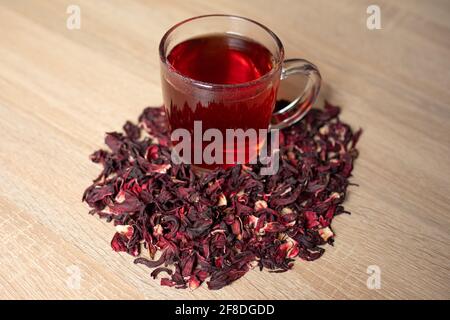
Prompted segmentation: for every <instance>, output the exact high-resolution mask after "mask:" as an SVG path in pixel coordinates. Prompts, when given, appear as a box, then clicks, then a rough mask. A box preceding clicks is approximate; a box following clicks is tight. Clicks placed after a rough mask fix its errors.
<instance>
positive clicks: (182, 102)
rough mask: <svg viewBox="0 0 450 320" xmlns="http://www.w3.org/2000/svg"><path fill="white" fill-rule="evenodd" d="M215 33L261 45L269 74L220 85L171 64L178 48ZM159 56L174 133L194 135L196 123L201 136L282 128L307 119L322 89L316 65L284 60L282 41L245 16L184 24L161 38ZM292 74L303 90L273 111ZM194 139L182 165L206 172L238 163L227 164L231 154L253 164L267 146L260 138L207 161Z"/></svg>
mask: <svg viewBox="0 0 450 320" xmlns="http://www.w3.org/2000/svg"><path fill="white" fill-rule="evenodd" d="M211 34H216V35H217V34H220V35H223V36H235V35H238V36H242V37H245V38H247V39H251V40H253V41H255V42H257V43H259V44H260V45H262V46H263V47H265V48H266V49H268V50H269V51H270V53H271V55H272V62H273V66H272V68H271V70H270V71H269V72H267V73H265V74H263V75H262V76H261V77H259V78H257V79H255V80H252V81H249V82H243V83H231V84H220V83H210V82H203V81H199V80H195V79H192V78H190V77H188V76H186V75H184V74H182V73H180V72H179V71H178V70H176V69H175V68H174V67H173V66H172V65H171V64H170V62H169V61H168V55H169V54H170V52H171V50H172V49H173V48H174V47H175V46H176V45H178V44H180V43H182V42H184V41H186V40H189V39H193V38H196V37H201V36H207V35H211ZM159 54H160V59H161V80H162V91H163V99H164V105H165V109H166V113H167V116H168V120H169V125H170V129H171V131H172V133H173V132H174V131H175V130H177V129H182V130H184V131H187V132H189V133H190V134H191V135H195V129H196V123H201V130H202V132H204V131H206V130H208V129H214V130H218V131H216V132H219V133H222V134H223V136H224V137H225V136H226V130H227V129H234V130H236V129H242V130H243V131H246V130H249V129H254V130H261V129H265V130H267V129H271V130H272V129H283V128H286V127H288V126H290V125H292V124H294V123H295V122H297V121H299V120H300V119H302V118H303V116H304V115H305V114H306V113H307V112H308V111H309V109H310V108H311V106H312V105H313V103H314V101H315V100H316V98H317V95H318V92H319V89H320V83H321V77H320V73H319V71H318V70H317V67H316V66H315V65H313V64H312V63H310V62H308V61H306V60H303V59H288V60H284V48H283V45H282V43H281V41H280V39H279V38H278V37H277V36H276V35H275V34H274V33H273V32H272V31H270V30H269V29H268V28H267V27H265V26H264V25H262V24H260V23H258V22H256V21H253V20H251V19H247V18H243V17H238V16H232V15H218V14H215V15H204V16H198V17H194V18H190V19H188V20H185V21H182V22H180V23H178V24H176V25H175V26H173V27H172V28H170V29H169V30H168V31H167V32H166V34H165V35H164V36H163V38H162V39H161V42H160V45H159ZM293 75H302V76H304V77H306V79H307V81H306V85H305V87H304V89H303V91H302V92H301V93H300V94H299V95H298V96H297V98H295V99H294V100H293V101H291V102H290V103H289V104H288V105H287V106H285V107H284V108H282V109H281V110H277V111H276V112H273V111H274V107H275V102H276V98H277V91H278V87H279V83H280V80H284V79H287V78H288V77H291V76H293ZM194 140H196V138H192V139H191V140H190V143H191V144H192V150H191V151H192V152H191V154H190V155H189V156H186V155H185V156H182V158H183V162H187V163H191V164H194V165H195V166H197V167H200V168H204V169H213V168H216V167H217V166H221V167H229V166H232V165H235V164H236V162H235V160H234V161H231V162H228V161H227V159H229V158H228V157H227V155H229V154H230V153H231V154H234V159H239V157H238V156H237V155H238V154H242V153H244V154H245V156H244V157H243V158H244V159H245V161H244V162H249V161H250V160H252V156H251V154H258V153H259V148H260V147H261V145H262V144H263V143H264V142H265V141H261V139H258V140H257V143H256V144H255V145H254V146H252V145H249V143H248V141H247V143H246V144H245V149H244V150H240V149H238V148H236V147H234V148H231V149H230V148H228V147H224V148H223V157H222V158H223V163H209V162H208V161H204V159H203V158H202V157H197V156H198V155H199V154H201V153H202V152H203V151H204V149H205V146H206V145H205V142H204V141H202V142H201V143H200V144H199V145H195V146H194V143H193V142H194ZM173 142H174V141H173ZM174 143H175V145H176V142H174ZM250 149H252V150H250ZM249 150H250V151H254V152H249ZM241 159H242V158H241Z"/></svg>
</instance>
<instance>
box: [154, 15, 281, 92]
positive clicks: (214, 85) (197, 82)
mask: <svg viewBox="0 0 450 320" xmlns="http://www.w3.org/2000/svg"><path fill="white" fill-rule="evenodd" d="M214 17H221V18H230V19H236V20H242V21H246V22H250V23H253V24H255V25H257V26H258V27H260V28H261V29H263V30H264V31H266V32H267V33H269V34H270V36H271V37H272V38H273V40H274V41H275V43H276V45H277V47H278V51H279V55H280V56H279V59H278V61H276V63H275V64H274V67H273V68H272V69H271V70H270V71H269V72H267V73H266V74H264V75H263V76H262V77H260V78H258V79H255V80H252V81H247V82H242V83H236V84H220V83H213V82H205V81H200V80H195V79H192V78H190V77H187V76H185V75H184V74H182V73H180V72H179V71H177V70H176V69H175V68H173V67H172V65H171V64H170V62H169V61H167V57H166V54H165V53H166V52H165V51H166V50H165V48H164V47H165V44H166V41H167V38H168V37H169V35H170V34H171V33H172V32H173V31H175V30H176V29H177V28H178V27H180V26H182V25H184V24H186V23H189V22H191V21H194V20H199V19H203V18H214ZM205 34H207V32H205ZM159 58H160V59H161V62H162V63H163V64H164V65H165V66H170V67H171V68H170V71H171V72H173V73H175V74H177V75H178V76H179V77H181V78H182V79H183V80H185V81H188V82H190V83H192V84H194V85H197V86H200V87H203V88H210V89H212V88H239V87H247V86H252V85H255V84H257V83H260V82H264V81H265V80H266V79H267V78H270V77H271V76H273V74H274V73H275V72H277V71H278V70H279V69H280V67H281V64H282V63H283V60H284V47H283V44H282V43H281V40H280V39H279V38H278V36H277V35H276V34H275V33H274V32H273V31H272V30H270V29H269V28H267V27H266V26H265V25H263V24H261V23H259V22H257V21H255V20H252V19H249V18H245V17H241V16H235V15H230V14H206V15H201V16H195V17H192V18H189V19H186V20H183V21H181V22H179V23H177V24H175V25H174V26H172V27H171V28H170V29H169V30H167V32H166V33H165V34H164V36H163V37H162V38H161V41H160V43H159Z"/></svg>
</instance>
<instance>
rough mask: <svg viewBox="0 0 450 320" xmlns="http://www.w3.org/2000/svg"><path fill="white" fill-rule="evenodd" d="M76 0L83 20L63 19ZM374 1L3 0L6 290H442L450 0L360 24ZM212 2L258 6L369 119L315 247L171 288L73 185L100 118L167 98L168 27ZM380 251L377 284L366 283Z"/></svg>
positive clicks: (12, 294) (359, 117) (359, 120)
mask: <svg viewBox="0 0 450 320" xmlns="http://www.w3.org/2000/svg"><path fill="white" fill-rule="evenodd" d="M75 2H76V4H77V5H79V7H80V9H81V28H80V29H75V30H69V29H68V28H67V27H66V20H67V18H68V17H69V14H68V13H67V12H66V10H67V7H68V6H69V5H71V4H75ZM372 2H373V1H331V0H327V1H325V0H323V1H317V0H311V1H294V0H292V1H256V0H254V1H230V0H220V1H138V0H134V1H126V2H125V1H106V0H95V1H87V0H85V1H81V0H78V1H70V0H67V1H66V0H61V1H37V0H32V1H31V0H30V1H8V0H1V1H0V30H1V31H0V152H1V153H0V182H1V183H0V212H1V219H0V226H1V228H0V230H1V232H2V236H1V239H2V241H0V252H1V255H0V298H6V299H17V298H32V299H35V298H44V299H47V298H53V299H65V298H70V299H72V298H78V299H86V298H100V299H103V298H117V299H143V298H146V299H173V298H178V299H299V298H300V299H303V298H312V299H317V298H320V299H322V298H333V299H341V298H344V299H345V298H356V299H360V298H368V299H394V298H419V299H421V298H438V299H449V298H450V269H449V256H450V235H449V232H450V188H449V177H450V161H449V160H450V157H449V156H450V129H449V128H450V126H449V121H450V3H449V2H448V1H446V0H433V1H418V0H404V1H395V2H394V1H387V0H378V1H376V3H377V4H378V5H379V6H380V8H381V26H382V29H381V30H369V29H368V28H367V27H366V19H367V18H368V16H369V15H368V14H367V13H366V9H367V7H368V5H369V4H371V3H372ZM206 13H231V14H238V15H243V16H248V17H251V18H253V19H256V20H258V21H260V22H262V23H263V24H265V25H267V26H268V27H270V28H271V29H272V30H274V31H275V32H276V33H277V34H278V35H279V37H280V38H281V39H282V41H283V42H284V44H285V47H286V52H287V56H288V57H304V58H306V59H309V60H311V61H313V62H315V63H316V64H317V65H318V67H319V68H320V70H321V73H322V75H323V78H324V87H323V90H322V96H323V97H325V98H327V99H328V100H330V101H331V102H333V103H335V104H338V105H341V106H342V107H343V114H342V118H343V119H344V120H345V121H346V122H349V123H350V124H352V125H353V126H354V127H355V128H358V127H362V128H364V130H365V132H364V135H363V137H362V139H361V141H360V145H359V149H360V154H361V156H360V158H359V159H358V160H357V162H356V167H355V170H354V178H353V179H352V181H353V182H355V183H358V184H359V185H360V186H359V187H352V188H351V189H350V193H349V198H348V201H347V202H346V208H347V209H348V210H350V211H351V212H353V214H352V215H351V216H340V217H338V218H336V219H335V221H334V223H333V226H334V229H335V231H336V233H337V238H336V244H335V247H329V246H328V247H327V251H326V253H325V255H324V256H323V258H321V259H319V260H318V261H316V262H309V263H308V262H303V261H297V262H296V264H295V267H294V269H293V270H292V271H290V272H287V273H284V274H270V273H268V272H263V273H261V272H259V271H256V270H254V271H252V272H250V273H248V274H247V275H246V276H245V277H243V278H242V279H241V280H239V281H238V282H236V283H234V284H233V285H231V286H229V287H226V288H224V289H222V290H220V291H208V290H207V289H206V288H205V287H201V288H199V289H197V290H194V291H189V290H175V289H173V288H168V287H161V286H160V285H159V281H155V280H152V279H150V277H149V270H148V269H147V268H146V267H144V266H137V265H134V264H133V263H132V260H133V259H132V257H131V256H128V255H122V254H117V253H115V252H113V251H112V250H111V248H110V245H109V242H110V240H111V236H112V234H113V226H112V225H111V224H108V223H106V222H104V221H101V220H99V219H97V218H95V217H92V216H90V215H88V208H87V206H86V205H85V204H83V203H81V195H82V193H83V191H84V189H85V187H87V186H88V185H89V184H90V181H91V179H92V178H94V177H95V176H96V175H97V174H98V172H99V169H100V168H99V167H98V166H96V165H94V164H92V163H91V162H90V161H89V160H88V155H89V154H90V153H91V152H92V151H93V150H96V149H98V148H100V147H102V146H103V137H104V132H106V131H113V130H119V129H120V128H121V126H122V124H123V123H124V122H125V120H127V119H130V120H136V118H137V116H138V115H139V114H140V111H141V110H142V108H143V107H145V106H147V105H159V104H161V101H162V99H161V91H160V79H159V69H158V68H159V65H158V53H157V47H158V43H159V40H160V38H161V36H162V35H163V33H164V32H165V31H166V30H167V29H168V28H169V27H170V26H172V25H173V24H175V23H176V22H178V21H181V20H183V19H185V18H188V17H191V16H196V15H200V14H206ZM370 266H372V267H370ZM373 266H375V267H373ZM377 267H378V268H379V270H380V271H381V278H380V279H381V288H380V289H376V288H373V287H371V289H369V287H370V286H369V287H368V286H367V280H368V278H369V276H370V275H369V274H368V273H367V270H368V268H369V271H370V270H375V269H376V268H377ZM373 268H375V269H373ZM78 275H79V276H80V279H81V281H80V282H79V285H78V283H77V281H76V280H77V279H78V278H77V277H78Z"/></svg>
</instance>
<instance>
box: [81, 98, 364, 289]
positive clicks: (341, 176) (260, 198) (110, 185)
mask: <svg viewBox="0 0 450 320" xmlns="http://www.w3.org/2000/svg"><path fill="white" fill-rule="evenodd" d="M285 104H286V102H283V101H279V102H277V108H280V107H282V106H283V105H285ZM339 113H340V109H339V108H338V107H335V106H332V105H330V104H329V103H326V105H325V108H324V109H323V110H319V109H313V110H311V111H310V112H309V113H308V114H307V115H306V117H305V118H304V119H303V120H302V121H301V122H299V123H297V124H295V125H294V126H292V127H289V128H287V129H284V130H282V131H281V132H280V155H281V162H280V168H279V170H278V173H277V174H276V175H272V176H261V175H259V174H258V173H259V170H260V166H259V165H258V164H257V165H247V166H235V167H232V168H229V169H226V170H225V169H217V170H214V171H211V172H208V173H206V174H205V175H204V176H202V177H199V176H196V175H195V174H194V172H193V171H192V169H191V168H190V166H188V165H183V164H182V165H177V164H173V163H172V162H171V157H170V132H169V129H168V128H169V127H168V124H167V119H166V115H165V112H164V109H163V108H146V109H145V110H144V111H143V113H142V115H141V116H140V117H139V125H138V126H137V125H135V124H133V123H131V122H127V123H126V124H125V126H124V128H123V129H124V134H121V133H117V132H111V133H107V134H106V138H105V143H106V145H107V146H108V147H109V149H110V151H106V150H99V151H96V152H94V153H93V154H92V155H91V160H92V161H93V162H95V163H99V164H101V165H102V166H103V170H102V172H101V173H100V175H99V176H98V177H97V178H96V179H95V180H94V183H93V184H92V185H91V186H90V187H88V188H87V189H86V191H85V192H84V194H83V201H85V202H86V203H87V204H88V205H89V206H90V207H91V208H92V210H91V211H90V213H91V214H97V215H98V216H99V217H100V218H104V219H106V220H107V221H113V222H114V225H115V228H116V233H115V234H114V237H113V239H112V241H111V247H112V248H113V250H114V251H117V252H127V253H128V254H130V255H132V256H139V255H140V250H141V247H142V248H145V249H146V250H145V251H144V252H148V254H149V255H150V258H151V259H147V258H144V257H143V256H141V257H138V258H136V259H135V261H134V262H135V263H137V264H144V265H146V266H147V267H149V268H155V269H154V270H153V272H152V273H151V276H152V277H153V278H156V277H157V276H158V275H159V274H160V273H161V272H164V273H165V274H166V275H167V277H164V278H162V279H161V285H163V286H170V287H175V288H179V289H182V288H190V289H192V290H193V289H195V288H197V287H199V286H200V285H201V284H202V283H203V282H206V283H207V285H208V288H209V289H220V288H222V287H224V286H226V285H229V284H230V283H232V282H233V281H235V280H237V279H239V278H240V277H242V276H243V275H244V274H245V273H246V272H248V271H249V270H250V269H252V268H253V267H254V266H255V265H256V264H257V265H258V266H259V268H260V269H263V268H267V269H269V270H271V271H273V272H284V271H287V270H289V269H291V268H292V266H293V260H294V258H296V257H297V256H298V257H300V258H301V259H304V260H307V261H313V260H316V259H318V258H319V257H321V256H322V254H323V253H324V251H325V250H324V248H323V247H321V246H322V245H324V244H326V243H332V241H333V239H334V236H335V235H334V233H333V231H331V228H330V224H331V222H332V220H333V218H334V217H335V216H336V215H339V214H341V213H348V212H347V211H345V210H344V208H343V207H342V203H343V201H344V200H345V196H346V189H347V186H348V185H349V182H348V178H349V177H350V175H351V171H352V169H353V163H354V160H355V159H356V157H357V156H358V151H357V150H356V149H355V147H356V143H357V142H358V140H359V138H360V135H361V130H359V131H357V132H353V131H352V130H351V128H350V126H348V125H347V124H345V123H343V122H341V121H340V120H339V117H338V116H339ZM157 254H159V256H158V258H157V259H156V260H154V259H155V256H157ZM143 255H144V254H143ZM163 265H164V266H163ZM168 267H170V268H168Z"/></svg>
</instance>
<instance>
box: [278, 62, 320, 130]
mask: <svg viewBox="0 0 450 320" xmlns="http://www.w3.org/2000/svg"><path fill="white" fill-rule="evenodd" d="M291 75H303V76H305V77H307V83H306V87H305V89H304V91H303V92H302V93H301V94H300V95H299V96H298V97H297V98H295V99H294V100H293V101H292V102H291V103H289V104H288V105H287V106H285V107H284V108H282V109H281V110H278V111H276V112H274V114H273V115H272V123H271V125H270V128H271V129H283V128H286V127H288V126H290V125H292V124H294V123H296V122H297V121H299V120H300V119H302V118H303V117H304V116H305V115H306V114H307V113H308V111H309V110H310V109H311V107H312V105H313V104H314V102H315V101H316V98H317V95H318V93H319V90H320V83H321V80H322V78H321V76H320V73H319V70H318V69H317V67H316V66H315V65H314V64H312V63H311V62H308V61H306V60H303V59H287V60H285V61H284V62H283V66H282V69H281V80H284V79H286V78H288V77H290V76H291Z"/></svg>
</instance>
